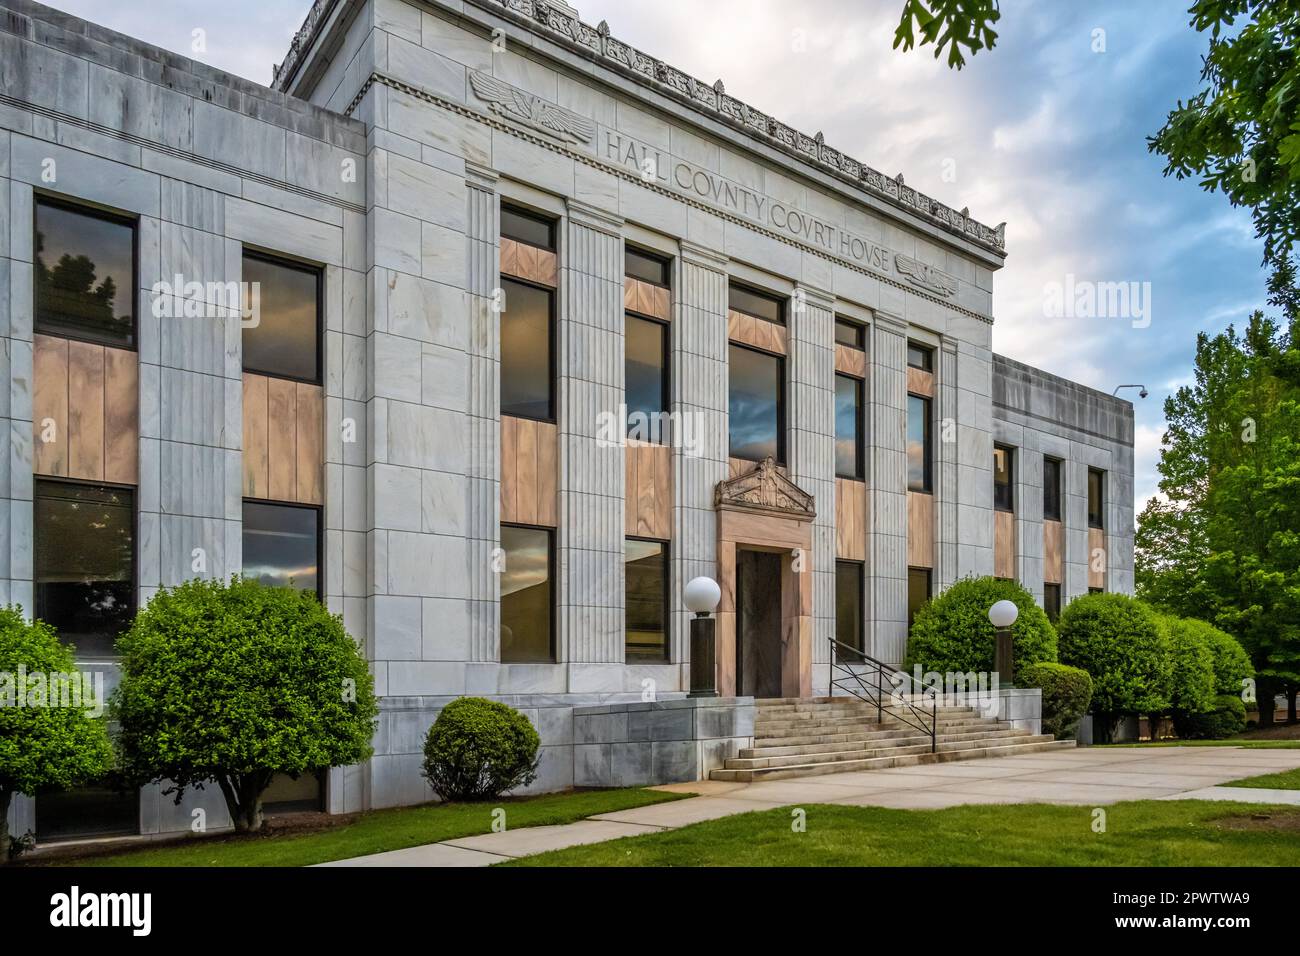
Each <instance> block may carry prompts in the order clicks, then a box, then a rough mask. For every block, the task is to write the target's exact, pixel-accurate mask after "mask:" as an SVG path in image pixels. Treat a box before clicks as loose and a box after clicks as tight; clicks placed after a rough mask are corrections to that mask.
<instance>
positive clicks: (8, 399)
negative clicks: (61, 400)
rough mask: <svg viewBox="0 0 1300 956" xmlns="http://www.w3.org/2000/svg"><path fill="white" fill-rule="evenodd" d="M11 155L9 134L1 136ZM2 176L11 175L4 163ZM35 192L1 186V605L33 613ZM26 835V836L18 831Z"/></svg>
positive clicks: (0, 145)
mask: <svg viewBox="0 0 1300 956" xmlns="http://www.w3.org/2000/svg"><path fill="white" fill-rule="evenodd" d="M0 149H3V151H4V154H3V155H4V156H5V157H6V159H7V157H8V154H9V133H8V132H7V131H0ZM0 170H3V171H5V172H7V171H8V168H7V163H4V162H0ZM32 202H33V198H32V187H31V186H30V185H28V184H26V183H22V182H18V181H17V180H10V179H7V178H0V223H3V226H0V436H3V451H2V453H0V601H3V602H4V603H9V602H13V603H15V604H21V605H22V607H23V610H25V611H26V612H27V613H28V615H31V614H32V613H33V609H34V598H35V595H34V592H33V588H32V461H33V447H32V441H33V434H32V389H31V385H32V316H33V302H32V290H33V281H34V280H33V276H32V268H33V266H32V262H33V258H34V254H33V249H32V235H33V232H32V229H31V222H32V215H33V209H32ZM11 832H15V833H18V834H22V833H23V832H24V831H23V830H14V831H11Z"/></svg>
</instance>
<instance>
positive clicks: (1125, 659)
mask: <svg viewBox="0 0 1300 956" xmlns="http://www.w3.org/2000/svg"><path fill="white" fill-rule="evenodd" d="M1056 629H1057V634H1058V638H1059V643H1058V648H1059V651H1060V659H1061V663H1062V664H1069V665H1071V666H1072V667H1081V668H1083V669H1084V670H1086V671H1087V672H1088V673H1089V674H1090V675H1091V676H1092V684H1093V687H1092V710H1093V712H1094V713H1095V714H1097V715H1099V716H1100V717H1102V718H1103V719H1104V721H1105V723H1103V725H1102V728H1101V729H1102V731H1103V733H1104V732H1105V731H1106V729H1107V728H1108V726H1109V724H1110V723H1113V721H1114V719H1115V717H1117V716H1118V715H1120V714H1150V713H1161V712H1163V711H1165V710H1167V709H1168V707H1169V691H1170V681H1171V673H1170V654H1169V639H1168V637H1167V636H1166V634H1165V631H1164V628H1162V627H1161V626H1160V623H1159V621H1158V620H1157V618H1156V615H1155V614H1154V613H1153V612H1152V611H1151V609H1150V608H1148V607H1147V606H1146V605H1145V604H1143V603H1142V602H1141V601H1139V600H1137V599H1136V598H1131V597H1129V596H1128V595H1126V594H1085V595H1082V596H1080V597H1077V598H1075V599H1074V600H1073V601H1071V602H1070V603H1069V604H1068V605H1066V607H1065V610H1064V611H1062V612H1061V619H1060V621H1058V622H1057V625H1056Z"/></svg>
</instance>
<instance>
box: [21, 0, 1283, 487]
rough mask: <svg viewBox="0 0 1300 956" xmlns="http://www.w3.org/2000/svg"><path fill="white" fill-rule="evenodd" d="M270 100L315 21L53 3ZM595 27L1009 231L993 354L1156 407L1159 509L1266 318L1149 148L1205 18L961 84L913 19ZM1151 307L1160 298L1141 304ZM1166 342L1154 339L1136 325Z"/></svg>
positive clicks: (1220, 227) (876, 3) (1010, 42)
mask: <svg viewBox="0 0 1300 956" xmlns="http://www.w3.org/2000/svg"><path fill="white" fill-rule="evenodd" d="M46 2H50V3H53V4H54V5H55V6H58V7H60V8H62V9H65V10H68V11H69V12H71V13H75V14H77V15H79V16H83V17H86V18H88V19H91V20H95V21H97V22H99V23H102V24H104V25H106V26H109V27H112V28H114V29H117V30H121V31H123V32H125V33H129V34H132V35H134V36H137V37H140V38H141V39H144V40H148V41H149V42H152V43H156V44H158V45H159V46H163V47H167V48H169V49H173V50H176V51H178V52H183V53H187V54H189V53H190V46H191V35H192V31H193V30H195V29H196V28H202V29H203V30H204V31H205V34H206V43H207V50H206V52H205V53H202V54H198V55H197V58H198V59H201V60H204V61H206V62H209V63H211V64H213V65H214V66H217V67H220V68H221V69H224V70H228V71H230V72H232V73H237V74H240V75H243V76H246V77H248V78H250V79H253V80H256V81H258V82H263V83H265V82H269V80H270V76H271V64H272V63H273V62H276V61H278V60H279V59H281V58H282V57H283V55H284V50H285V49H286V48H287V46H288V42H289V39H290V37H292V35H293V33H294V31H295V30H296V29H297V28H298V25H299V24H300V23H301V21H302V19H303V17H304V16H305V14H306V11H307V9H308V7H309V6H310V0H224V2H222V3H220V4H213V3H211V2H210V0H172V2H171V3H169V4H168V6H167V11H168V12H167V14H166V15H165V16H160V15H159V12H158V11H159V4H158V3H157V0H115V2H114V3H113V4H112V5H111V6H110V5H107V4H105V3H104V2H103V0H46ZM573 2H574V5H576V6H577V7H578V9H579V10H580V11H581V13H582V15H583V19H585V20H587V21H588V22H591V23H596V22H599V21H600V20H602V19H604V20H607V21H608V22H609V25H610V28H611V31H612V32H613V34H614V35H615V36H617V37H619V38H620V39H623V40H625V41H627V42H630V43H632V44H633V45H635V46H637V47H639V48H640V49H642V50H644V51H646V52H647V53H650V54H651V55H653V56H658V57H660V58H662V59H664V60H667V61H668V62H670V63H672V64H673V65H675V66H677V67H679V68H681V69H683V70H686V71H687V72H688V73H691V74H693V75H695V76H698V77H699V78H701V79H703V80H706V81H708V82H712V81H713V80H714V79H717V78H722V79H723V81H724V82H725V83H726V86H727V91H728V92H729V93H731V94H733V95H735V96H738V97H739V98H741V99H742V100H745V101H747V102H749V103H750V104H752V105H753V106H755V107H756V108H758V109H761V110H764V111H766V112H769V113H772V114H774V115H776V116H778V117H780V118H781V119H783V120H785V121H786V122H789V123H791V124H792V125H794V126H795V127H797V128H799V129H802V130H804V131H807V132H816V131H817V130H822V131H823V132H824V133H825V134H826V141H827V142H828V143H829V144H830V145H832V146H835V147H837V148H839V149H842V150H844V151H845V152H847V153H849V154H850V155H852V156H855V157H857V158H859V159H861V160H862V161H864V162H866V163H869V164H871V165H872V166H875V167H876V168H877V169H880V170H882V171H884V172H886V173H889V174H893V173H896V172H900V171H901V172H902V173H903V174H904V176H905V178H906V180H907V182H908V184H909V185H913V186H916V187H917V188H919V189H921V190H922V191H923V192H926V193H928V194H930V195H932V196H934V197H935V198H937V199H940V200H942V201H944V202H946V203H948V204H949V205H952V206H955V207H956V208H959V209H960V208H961V207H963V206H969V207H970V210H971V214H972V215H973V216H974V217H976V218H977V219H980V220H981V221H983V222H986V223H989V224H996V223H998V222H1001V221H1004V220H1005V221H1006V222H1007V247H1008V250H1009V256H1008V258H1007V264H1006V267H1005V268H1004V269H1003V270H1002V271H1001V272H1000V273H998V274H997V276H996V278H995V287H994V300H993V301H994V310H995V319H996V323H995V325H994V333H993V343H994V348H995V349H996V350H997V351H999V352H1002V353H1004V354H1006V355H1009V356H1011V357H1013V358H1016V359H1020V360H1021V361H1025V362H1028V363H1030V364H1033V365H1037V366H1039V367H1041V368H1044V369H1047V370H1049V371H1052V372H1056V373H1058V374H1061V375H1065V376H1067V377H1070V378H1074V379H1077V380H1079V381H1081V382H1083V383H1085V384H1087V385H1090V386H1092V387H1094V388H1098V389H1102V390H1104V391H1107V392H1110V391H1111V390H1113V389H1114V388H1115V386H1117V385H1120V384H1123V383H1129V382H1134V383H1141V384H1145V385H1146V386H1148V388H1150V390H1151V396H1150V397H1149V398H1147V399H1146V400H1144V401H1143V400H1139V399H1138V398H1137V397H1136V390H1131V391H1129V392H1126V393H1125V394H1126V395H1127V396H1129V397H1131V398H1132V399H1133V401H1134V402H1135V403H1136V406H1137V421H1138V434H1137V472H1138V474H1137V497H1138V504H1139V507H1140V506H1141V503H1142V502H1143V501H1144V500H1145V499H1146V498H1147V497H1148V496H1149V495H1151V494H1152V493H1153V492H1154V491H1155V483H1156V471H1155V465H1156V460H1157V457H1158V456H1157V449H1158V447H1159V442H1160V434H1161V432H1162V430H1163V415H1162V411H1161V410H1162V405H1163V402H1164V399H1165V397H1166V395H1168V394H1169V392H1170V391H1171V390H1172V389H1174V388H1176V387H1177V386H1178V385H1180V384H1183V383H1184V382H1185V381H1186V380H1187V379H1188V377H1189V375H1190V364H1191V358H1192V352H1193V347H1194V344H1195V335H1196V332H1197V331H1198V330H1202V329H1204V330H1207V331H1218V330H1220V329H1222V328H1223V327H1225V326H1226V325H1227V324H1228V323H1230V322H1240V321H1241V320H1242V319H1244V317H1245V316H1246V315H1248V314H1249V312H1250V311H1251V309H1253V308H1255V307H1257V306H1259V305H1260V304H1261V303H1262V302H1263V298H1264V273H1263V271H1262V270H1261V268H1260V266H1259V262H1260V252H1261V247H1260V244H1259V243H1258V242H1256V241H1255V239H1254V238H1253V232H1252V229H1251V225H1250V220H1249V216H1248V215H1247V214H1246V213H1244V212H1241V211H1238V210H1233V209H1232V208H1231V207H1230V206H1228V204H1227V203H1226V201H1224V200H1223V198H1222V197H1221V196H1218V195H1208V194H1205V193H1203V192H1202V191H1201V190H1200V189H1199V188H1198V187H1197V186H1196V184H1195V183H1194V182H1178V181H1176V180H1173V179H1166V178H1164V177H1163V176H1162V175H1161V169H1162V166H1163V164H1162V162H1161V161H1160V159H1159V157H1156V156H1153V155H1151V154H1149V153H1148V152H1147V149H1146V137H1147V136H1148V135H1150V134H1152V133H1154V132H1155V131H1156V130H1157V129H1159V128H1160V126H1161V124H1162V122H1163V120H1164V117H1165V114H1166V113H1167V112H1168V109H1169V108H1170V106H1172V105H1173V104H1174V103H1175V101H1176V100H1178V99H1179V98H1186V97H1187V96H1188V95H1190V94H1191V93H1193V92H1195V91H1196V90H1197V89H1198V88H1199V70H1200V56H1201V54H1202V53H1203V52H1204V41H1203V39H1202V38H1201V37H1200V36H1199V35H1197V34H1195V33H1194V32H1193V31H1192V30H1191V29H1190V28H1189V27H1188V16H1187V13H1186V8H1187V6H1188V0H1143V2H1141V3H1135V2H1133V0H1095V2H1090V3H1088V4H1082V3H1074V2H1067V0H1003V3H1002V10H1003V19H1002V23H1001V28H1000V36H999V39H998V45H997V47H996V49H994V50H993V51H992V52H991V53H981V54H980V55H978V56H977V57H975V58H974V59H973V60H971V61H969V62H968V65H967V67H966V68H965V69H964V70H962V71H961V72H960V73H958V72H956V71H950V70H948V68H947V67H946V65H944V64H943V63H942V62H939V61H936V60H934V58H933V57H932V56H931V53H930V51H929V50H928V49H927V50H923V51H919V52H918V51H913V52H912V53H907V54H904V53H901V52H898V51H895V50H893V49H891V43H892V40H893V31H894V26H895V25H896V23H897V20H898V14H899V11H900V10H901V8H902V0H799V2H790V0H711V2H709V3H707V4H705V3H701V2H699V0H655V2H654V3H645V2H642V3H636V4H630V3H628V2H627V0H573ZM1067 276H1073V277H1074V279H1075V282H1076V283H1078V282H1084V281H1091V282H1135V283H1150V286H1149V288H1150V303H1149V307H1150V313H1149V318H1150V321H1149V324H1146V323H1145V322H1144V321H1143V320H1142V319H1140V318H1139V319H1138V320H1136V321H1134V320H1133V319H1125V318H1077V317H1066V318H1062V317H1053V316H1049V315H1047V314H1045V313H1046V311H1047V310H1046V308H1045V301H1046V299H1047V298H1048V293H1049V290H1050V289H1051V288H1052V287H1053V285H1054V284H1056V285H1058V286H1059V285H1063V284H1064V283H1066V281H1067ZM1139 288H1140V287H1139ZM1144 324H1145V325H1146V327H1135V325H1138V326H1141V325H1144Z"/></svg>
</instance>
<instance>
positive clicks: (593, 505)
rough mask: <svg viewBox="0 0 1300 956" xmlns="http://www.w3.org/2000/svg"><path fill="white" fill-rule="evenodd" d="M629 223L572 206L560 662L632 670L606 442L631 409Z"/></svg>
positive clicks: (565, 327)
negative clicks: (625, 227) (625, 407)
mask: <svg viewBox="0 0 1300 956" xmlns="http://www.w3.org/2000/svg"><path fill="white" fill-rule="evenodd" d="M621 228H622V221H621V220H618V219H615V218H613V217H612V216H609V215H608V214H606V213H603V212H601V211H599V210H597V209H594V208H592V207H589V206H586V205H583V204H581V203H577V202H570V203H569V207H568V218H567V219H566V220H565V231H564V246H563V248H562V249H561V253H560V261H561V278H560V283H561V290H560V310H559V315H560V317H561V320H560V327H559V328H560V331H559V361H558V364H559V374H558V393H559V445H560V448H559V458H560V475H559V495H560V502H559V523H560V527H559V548H558V555H559V558H558V565H559V568H558V571H559V592H558V593H559V599H558V607H557V618H558V624H559V642H558V643H559V655H558V656H559V659H560V660H561V661H568V662H575V663H601V664H616V663H622V661H623V638H624V581H623V485H624V475H623V449H622V447H621V446H619V445H611V444H608V443H604V444H602V443H601V442H600V441H599V440H598V436H599V435H600V433H601V425H602V422H603V419H604V417H605V416H609V415H615V416H616V415H617V414H618V409H619V405H620V404H621V403H622V401H623V390H624V371H623V369H624V366H623V363H624V354H623V353H624V348H623V240H622V235H621V232H620V230H621Z"/></svg>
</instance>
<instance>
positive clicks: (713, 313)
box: [670, 242, 728, 664]
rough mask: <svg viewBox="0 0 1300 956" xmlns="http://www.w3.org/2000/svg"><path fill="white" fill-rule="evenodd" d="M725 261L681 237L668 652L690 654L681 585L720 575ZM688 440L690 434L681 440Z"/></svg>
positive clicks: (679, 657) (679, 656) (685, 659)
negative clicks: (716, 505)
mask: <svg viewBox="0 0 1300 956" xmlns="http://www.w3.org/2000/svg"><path fill="white" fill-rule="evenodd" d="M726 270H727V260H726V259H725V258H723V257H722V256H719V255H718V254H717V253H715V252H713V251H711V250H709V249H705V248H703V247H701V246H696V245H693V244H691V243H685V242H684V243H682V250H681V268H680V269H679V270H678V282H677V283H676V286H675V288H674V295H675V297H676V299H677V302H676V308H675V310H674V314H673V328H672V371H673V374H672V390H673V396H672V397H673V410H674V411H675V412H677V413H678V416H679V422H680V427H679V429H678V432H679V439H678V440H677V442H676V444H677V447H676V448H675V449H674V450H673V451H674V453H673V496H674V502H673V505H674V507H673V543H672V553H671V563H672V575H671V582H670V586H671V589H672V597H671V607H672V609H673V613H672V621H673V626H672V635H673V649H672V659H673V660H674V661H681V662H682V663H683V664H686V663H689V660H690V641H689V629H690V617H691V615H690V612H689V611H687V610H686V608H685V606H684V605H683V604H682V587H683V586H684V585H685V584H686V582H687V581H689V580H691V579H692V578H695V577H699V576H701V575H704V576H707V577H711V578H715V579H716V578H717V576H718V565H717V561H718V554H717V547H718V519H717V513H716V512H715V511H714V510H713V490H714V488H716V487H717V484H718V482H720V481H724V480H726V478H727V407H728V404H727V398H728V389H727V271H726ZM687 439H688V440H687Z"/></svg>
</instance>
